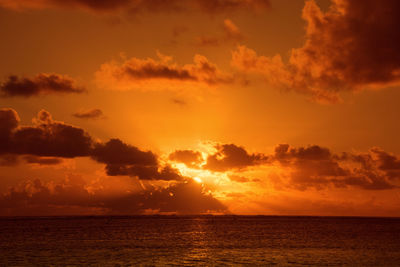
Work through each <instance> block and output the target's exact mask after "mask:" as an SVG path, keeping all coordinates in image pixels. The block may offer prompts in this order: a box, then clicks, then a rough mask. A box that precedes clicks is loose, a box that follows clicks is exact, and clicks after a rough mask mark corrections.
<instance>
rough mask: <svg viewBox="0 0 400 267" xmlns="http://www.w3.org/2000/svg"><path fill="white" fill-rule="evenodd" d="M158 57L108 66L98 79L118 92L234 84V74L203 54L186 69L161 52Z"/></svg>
mask: <svg viewBox="0 0 400 267" xmlns="http://www.w3.org/2000/svg"><path fill="white" fill-rule="evenodd" d="M158 57H159V59H158V60H155V59H152V58H147V59H139V58H135V57H133V58H130V59H128V60H125V61H124V62H121V63H118V62H115V61H112V62H108V63H104V64H103V65H101V67H100V70H99V71H97V72H96V80H97V82H98V84H99V85H100V86H102V87H106V88H109V89H117V90H129V89H142V90H164V89H172V90H173V89H186V88H187V87H188V86H189V85H191V86H207V87H210V86H217V85H220V84H226V83H231V82H232V81H233V77H232V76H231V75H229V74H226V73H223V72H222V71H220V70H219V69H218V67H217V66H216V65H215V64H213V63H211V62H210V61H209V60H208V59H207V58H206V57H204V56H201V55H195V57H194V63H193V64H186V65H182V66H180V65H178V64H176V63H173V62H172V57H169V56H165V55H162V54H160V53H158Z"/></svg>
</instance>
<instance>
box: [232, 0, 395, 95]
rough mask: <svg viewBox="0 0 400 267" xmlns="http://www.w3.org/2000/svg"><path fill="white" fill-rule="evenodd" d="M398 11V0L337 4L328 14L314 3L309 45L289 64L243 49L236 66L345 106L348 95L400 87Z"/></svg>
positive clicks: (307, 12) (309, 11) (309, 10)
mask: <svg viewBox="0 0 400 267" xmlns="http://www.w3.org/2000/svg"><path fill="white" fill-rule="evenodd" d="M399 10H400V3H399V2H398V1H395V0H387V1H374V0H367V1H358V0H356V1H350V0H334V1H332V4H331V7H330V9H329V10H328V11H327V12H325V13H324V12H322V11H321V10H320V8H319V7H318V5H317V4H316V3H315V1H313V0H309V1H307V2H306V4H305V7H304V9H303V14H302V17H303V19H304V20H305V21H306V22H307V28H306V35H305V39H306V40H305V43H304V45H303V47H300V48H295V49H292V51H291V53H290V59H289V62H288V63H284V62H283V60H282V58H281V56H280V55H276V56H274V57H266V56H258V55H257V54H256V52H255V51H254V50H251V49H249V48H247V47H245V46H239V47H238V49H237V50H236V51H234V52H233V56H232V65H234V66H236V67H237V68H238V69H240V70H242V71H245V72H256V73H259V74H261V75H263V76H264V77H265V78H266V79H267V80H268V81H269V82H270V83H271V84H273V85H274V86H277V87H280V88H285V89H287V90H293V91H296V92H299V93H302V94H306V95H308V96H310V97H311V98H312V99H314V100H316V101H321V102H330V103H332V102H337V101H340V93H341V92H345V91H350V92H354V91H360V90H363V89H366V88H375V89H381V88H384V87H388V86H392V85H398V84H399V82H400V50H399V49H398V43H399V41H400V34H399V32H398V31H397V30H396V29H397V28H398V27H399V26H400V16H399V15H400V12H399Z"/></svg>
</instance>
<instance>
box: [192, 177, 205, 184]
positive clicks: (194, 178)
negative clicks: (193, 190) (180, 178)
mask: <svg viewBox="0 0 400 267" xmlns="http://www.w3.org/2000/svg"><path fill="white" fill-rule="evenodd" d="M193 180H194V181H196V182H198V183H199V184H201V183H202V182H203V180H201V179H200V178H199V177H193Z"/></svg>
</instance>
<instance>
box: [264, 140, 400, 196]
mask: <svg viewBox="0 0 400 267" xmlns="http://www.w3.org/2000/svg"><path fill="white" fill-rule="evenodd" d="M270 158H271V160H272V161H273V162H277V163H278V164H279V165H280V166H281V167H282V168H283V169H286V170H287V171H288V172H289V174H288V175H287V176H288V177H289V179H288V181H286V182H284V181H283V180H279V181H275V182H277V184H278V185H280V186H281V185H282V184H285V185H284V186H287V187H291V188H295V189H298V190H307V189H309V188H314V189H318V190H320V189H324V188H327V187H330V186H333V187H336V188H346V187H350V186H353V187H358V188H361V189H364V190H385V189H394V188H399V185H398V181H400V158H399V157H396V156H394V155H391V154H389V153H387V152H385V151H383V150H381V149H379V148H373V149H371V150H370V151H369V152H367V153H357V152H345V153H342V154H334V153H332V152H331V151H330V150H329V149H327V148H323V147H320V146H316V145H314V146H308V147H298V148H294V147H290V146H289V145H287V144H281V145H278V146H277V147H276V148H275V152H274V154H273V155H271V157H270Z"/></svg>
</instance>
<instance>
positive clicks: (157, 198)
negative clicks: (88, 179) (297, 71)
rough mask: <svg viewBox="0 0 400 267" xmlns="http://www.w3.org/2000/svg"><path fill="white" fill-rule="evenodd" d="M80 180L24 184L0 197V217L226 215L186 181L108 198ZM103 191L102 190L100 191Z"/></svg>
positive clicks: (193, 185)
mask: <svg viewBox="0 0 400 267" xmlns="http://www.w3.org/2000/svg"><path fill="white" fill-rule="evenodd" d="M87 188H88V187H87V184H86V183H85V182H84V181H83V180H82V179H80V180H79V179H76V178H75V179H68V180H66V181H64V182H62V183H56V184H54V183H49V184H46V183H43V182H41V181H40V180H39V179H36V180H33V181H26V182H24V183H23V184H22V185H20V186H18V187H13V188H11V189H10V190H9V191H8V192H7V193H5V194H2V195H0V214H1V215H3V216H5V215H8V216H10V215H25V216H26V215H76V214H118V215H130V214H147V213H149V212H151V213H177V214H201V213H210V212H227V208H226V207H225V206H224V205H223V204H222V203H221V202H219V201H218V200H217V199H215V198H214V197H213V196H212V195H210V194H207V193H204V192H203V187H202V186H201V185H199V184H197V183H195V182H190V181H185V182H180V183H176V184H172V185H169V186H167V187H165V188H158V187H149V188H147V189H143V190H140V191H138V192H121V193H120V194H118V195H115V194H111V195H110V194H109V192H107V191H106V190H105V189H97V190H94V191H89V190H88V189H87ZM101 188H102V187H101Z"/></svg>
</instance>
